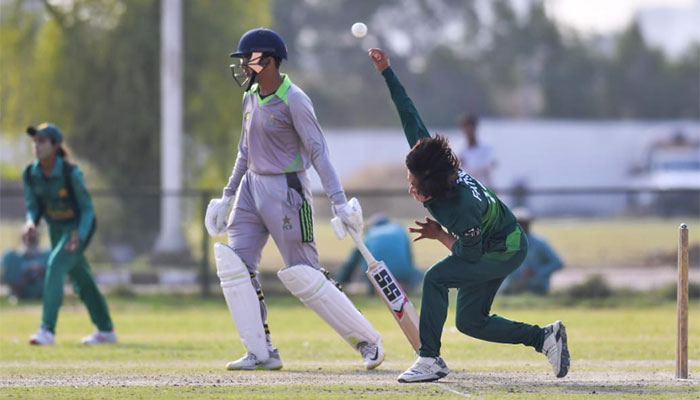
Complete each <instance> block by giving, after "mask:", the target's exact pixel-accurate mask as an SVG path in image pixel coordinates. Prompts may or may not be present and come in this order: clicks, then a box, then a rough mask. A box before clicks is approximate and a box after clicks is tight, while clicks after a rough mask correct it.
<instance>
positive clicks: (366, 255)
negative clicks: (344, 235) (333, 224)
mask: <svg viewBox="0 0 700 400" xmlns="http://www.w3.org/2000/svg"><path fill="white" fill-rule="evenodd" d="M348 233H349V234H350V237H352V240H354V241H355V244H356V245H357V249H358V250H360V254H362V257H364V258H365V261H367V266H368V267H369V266H371V265H373V264H374V263H376V262H377V260H376V259H375V258H374V256H373V255H372V253H370V252H369V249H368V248H367V246H365V242H363V241H362V238H361V237H360V234H359V233H357V232H355V231H354V230H352V229H348Z"/></svg>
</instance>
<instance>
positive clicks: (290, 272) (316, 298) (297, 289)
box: [277, 264, 381, 350]
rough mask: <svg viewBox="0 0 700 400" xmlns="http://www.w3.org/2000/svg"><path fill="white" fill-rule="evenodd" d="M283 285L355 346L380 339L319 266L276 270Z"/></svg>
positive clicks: (300, 266) (298, 266)
mask: <svg viewBox="0 0 700 400" xmlns="http://www.w3.org/2000/svg"><path fill="white" fill-rule="evenodd" d="M277 276H278V277H279V278H280V280H281V281H282V283H283V284H284V286H285V287H286V288H287V289H288V290H289V291H290V292H292V294H293V295H294V296H296V297H297V298H299V300H301V301H302V303H304V304H305V305H306V306H307V307H309V308H310V309H312V310H314V311H315V312H316V314H318V315H319V316H320V317H321V318H323V320H324V321H326V323H327V324H328V325H330V326H331V327H332V328H333V329H335V331H336V332H338V334H340V336H341V337H342V338H343V339H345V341H347V342H348V343H349V344H350V346H352V348H354V349H356V350H357V345H358V344H359V343H361V342H368V343H377V342H378V341H379V340H380V339H381V335H380V334H379V332H377V331H376V330H375V329H374V327H373V326H372V324H370V323H369V321H368V320H367V318H365V317H364V316H363V315H362V314H360V312H359V311H358V310H357V308H355V306H354V305H353V304H352V302H351V301H350V299H349V298H348V297H347V296H346V295H345V293H343V292H341V291H340V290H339V289H338V288H337V287H336V286H335V285H334V284H333V283H331V281H329V280H328V279H327V278H326V276H325V275H324V274H323V273H322V272H321V271H319V270H317V269H315V268H313V267H310V266H308V265H303V264H301V265H293V266H291V267H287V268H284V269H282V270H280V271H279V272H277Z"/></svg>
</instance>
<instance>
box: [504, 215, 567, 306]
mask: <svg viewBox="0 0 700 400" xmlns="http://www.w3.org/2000/svg"><path fill="white" fill-rule="evenodd" d="M513 214H515V218H516V219H517V220H518V223H519V224H520V226H521V227H522V228H523V231H525V234H526V235H527V241H528V244H529V246H528V251H527V256H526V257H525V261H523V263H522V264H521V265H520V267H518V269H516V270H515V271H513V273H511V274H510V275H508V277H507V278H506V280H505V282H503V288H502V290H503V293H507V294H514V293H523V292H531V293H537V294H547V293H548V292H549V280H550V278H551V276H552V274H553V273H554V271H557V270H559V269H561V268H562V267H563V266H564V263H563V262H562V260H561V258H559V256H558V255H557V253H555V252H554V250H552V248H551V247H550V246H549V244H547V242H546V241H545V240H544V239H543V238H542V237H540V236H537V235H535V234H533V233H532V232H530V225H531V223H532V220H533V219H532V216H531V214H530V212H529V211H528V210H526V209H524V208H516V209H514V210H513Z"/></svg>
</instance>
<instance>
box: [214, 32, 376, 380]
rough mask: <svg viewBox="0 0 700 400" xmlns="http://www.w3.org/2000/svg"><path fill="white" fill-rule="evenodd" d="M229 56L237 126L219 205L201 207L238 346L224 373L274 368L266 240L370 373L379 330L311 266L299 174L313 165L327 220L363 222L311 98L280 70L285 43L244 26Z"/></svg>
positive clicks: (293, 286)
mask: <svg viewBox="0 0 700 400" xmlns="http://www.w3.org/2000/svg"><path fill="white" fill-rule="evenodd" d="M231 57H234V58H236V59H238V60H239V61H240V62H239V63H237V64H234V65H232V66H231V70H232V73H233V77H234V79H235V80H236V82H237V83H238V84H239V85H241V86H244V85H246V86H247V87H246V91H245V93H244V95H243V127H242V131H241V137H240V142H239V144H238V156H237V158H236V162H235V166H234V168H233V172H232V174H231V177H230V178H229V181H228V185H226V187H225V188H224V190H223V196H222V197H221V198H220V199H214V200H212V201H211V202H210V203H209V206H208V208H207V212H206V216H205V225H206V228H207V231H208V232H209V234H211V235H212V236H218V235H221V234H223V233H228V245H225V244H223V243H217V244H215V245H214V254H215V258H216V268H217V273H218V275H219V279H220V281H221V288H222V291H223V294H224V297H225V299H226V303H227V305H228V308H229V311H230V312H231V316H232V317H233V320H234V322H235V324H236V327H237V329H238V334H239V336H240V338H241V341H242V342H243V345H244V346H245V347H246V349H247V353H246V354H245V355H244V356H243V357H242V358H240V359H239V360H236V361H233V362H230V363H228V365H227V368H228V369H230V370H252V369H280V368H282V360H281V358H280V355H279V351H278V349H276V348H274V347H273V345H272V339H271V337H270V330H269V328H268V325H267V308H266V306H265V302H264V298H263V292H262V288H261V286H260V282H259V280H258V278H257V275H258V264H259V262H260V257H261V251H262V248H263V246H264V245H265V242H266V241H267V239H268V236H272V239H273V240H274V241H275V244H276V245H277V248H278V249H279V251H280V253H281V255H282V259H283V261H284V264H285V265H284V267H283V268H282V269H281V270H280V271H279V272H278V273H277V276H278V277H279V279H280V280H281V281H282V283H283V284H284V286H285V287H286V288H287V289H288V290H289V291H290V292H291V293H292V294H293V295H294V296H296V297H297V298H299V299H300V300H301V301H302V302H303V303H304V304H305V305H306V306H307V307H309V308H311V309H312V310H313V311H315V312H316V313H317V314H318V315H319V316H320V317H321V318H322V319H323V320H324V321H326V323H328V324H329V325H330V326H331V327H332V328H333V329H334V330H335V331H336V332H337V333H338V334H339V335H340V336H341V337H342V338H343V339H344V340H345V341H346V342H347V343H348V344H349V345H350V346H352V348H353V349H355V350H356V351H357V352H358V353H360V354H361V355H362V358H363V359H364V364H365V367H366V368H367V369H373V368H375V367H377V366H378V365H379V364H381V362H382V361H383V360H384V350H383V349H382V344H381V336H380V334H379V332H377V330H376V329H374V327H373V326H372V325H371V324H370V322H369V321H368V320H367V319H366V318H365V317H364V316H363V315H362V314H361V313H360V312H359V311H358V310H357V309H356V308H355V306H354V305H353V304H352V302H351V301H350V299H349V298H348V297H347V296H346V295H345V294H344V293H343V292H342V291H341V290H340V286H339V285H337V284H336V283H335V281H333V280H332V279H330V278H329V276H328V273H327V272H326V271H325V270H324V269H323V268H321V266H320V264H319V259H318V252H317V250H316V244H315V242H314V232H313V207H312V204H311V200H312V197H311V190H310V181H309V176H308V174H307V170H308V169H309V168H310V167H311V166H313V167H314V168H315V169H316V172H317V173H318V175H319V176H320V178H321V182H322V184H323V188H324V190H325V192H326V194H327V195H328V197H330V199H331V202H332V210H333V214H334V215H336V216H337V217H339V218H340V219H341V220H342V221H343V223H344V224H345V226H346V227H347V228H348V229H354V230H356V231H361V230H362V217H361V216H359V215H357V213H355V212H354V211H353V208H352V207H350V206H349V205H348V202H347V199H346V197H345V192H344V191H343V188H342V186H341V184H340V181H339V179H338V176H337V174H336V172H335V169H334V168H333V166H332V165H331V163H330V160H329V154H328V146H327V145H326V141H325V139H324V137H323V133H322V131H321V128H320V126H319V123H318V121H317V120H316V115H315V113H314V109H313V105H312V104H311V100H309V98H308V97H307V96H306V94H305V93H304V92H303V91H302V90H301V89H300V88H299V87H297V86H296V85H295V84H293V83H292V81H291V80H290V78H289V76H288V75H285V74H281V73H280V72H279V67H280V64H281V63H282V60H284V59H286V58H287V46H286V45H285V43H284V41H283V40H282V38H281V37H280V36H279V35H278V34H277V33H276V32H274V31H272V30H269V29H265V28H259V29H253V30H251V31H248V32H247V33H245V34H244V35H243V36H242V37H241V39H240V41H239V43H238V49H237V50H236V51H235V52H234V53H232V54H231ZM231 209H233V212H231Z"/></svg>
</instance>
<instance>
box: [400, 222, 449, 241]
mask: <svg viewBox="0 0 700 400" xmlns="http://www.w3.org/2000/svg"><path fill="white" fill-rule="evenodd" d="M413 222H414V223H415V224H416V225H418V226H419V227H418V228H411V227H409V228H408V231H409V232H411V233H420V236H418V237H417V238H415V239H413V241H414V242H415V241H418V240H421V239H438V238H439V237H440V235H442V234H444V233H445V231H443V230H442V226H441V225H440V224H438V223H437V221H435V220H432V219H430V218H428V217H425V222H420V221H413Z"/></svg>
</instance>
